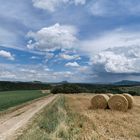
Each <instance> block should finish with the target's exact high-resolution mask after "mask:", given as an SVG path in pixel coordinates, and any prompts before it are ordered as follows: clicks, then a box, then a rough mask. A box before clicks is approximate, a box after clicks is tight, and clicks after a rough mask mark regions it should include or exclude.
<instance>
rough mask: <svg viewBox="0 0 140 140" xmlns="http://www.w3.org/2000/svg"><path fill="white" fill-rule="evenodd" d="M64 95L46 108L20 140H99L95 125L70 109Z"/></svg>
mask: <svg viewBox="0 0 140 140" xmlns="http://www.w3.org/2000/svg"><path fill="white" fill-rule="evenodd" d="M67 100H68V99H67V98H66V97H65V96H63V95H61V96H60V97H58V99H56V100H55V101H53V103H51V104H50V105H49V106H47V107H45V108H44V109H43V111H42V112H40V114H38V115H37V116H36V118H35V119H34V120H33V122H32V123H31V124H30V125H29V126H28V128H27V129H26V130H24V132H23V133H22V135H21V136H19V138H18V140H97V135H96V133H94V124H93V122H91V121H90V120H89V119H88V118H87V117H86V116H83V115H81V114H80V113H77V112H74V111H73V110H71V108H69V105H68V102H67Z"/></svg>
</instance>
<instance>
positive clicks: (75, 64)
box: [65, 62, 80, 67]
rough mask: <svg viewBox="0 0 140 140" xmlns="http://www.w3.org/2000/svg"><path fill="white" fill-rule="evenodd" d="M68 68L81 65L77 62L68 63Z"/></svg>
mask: <svg viewBox="0 0 140 140" xmlns="http://www.w3.org/2000/svg"><path fill="white" fill-rule="evenodd" d="M65 66H67V67H79V66H80V65H79V64H78V63H77V62H68V63H66V64H65Z"/></svg>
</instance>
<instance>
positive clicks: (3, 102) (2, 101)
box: [0, 90, 47, 111]
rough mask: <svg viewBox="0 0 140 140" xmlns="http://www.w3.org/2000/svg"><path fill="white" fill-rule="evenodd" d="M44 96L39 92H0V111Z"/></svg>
mask: <svg viewBox="0 0 140 140" xmlns="http://www.w3.org/2000/svg"><path fill="white" fill-rule="evenodd" d="M46 95H47V94H42V92H41V91H39V90H29V91H28V90H27V91H6V92H0V111H4V110H6V109H8V108H10V107H14V106H17V105H20V104H22V103H25V102H28V101H31V100H33V99H37V98H39V97H42V96H46Z"/></svg>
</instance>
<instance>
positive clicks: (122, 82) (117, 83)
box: [113, 80, 140, 86]
mask: <svg viewBox="0 0 140 140" xmlns="http://www.w3.org/2000/svg"><path fill="white" fill-rule="evenodd" d="M113 85H132V86H133V85H140V82H139V81H129V80H122V81H119V82H116V83H113Z"/></svg>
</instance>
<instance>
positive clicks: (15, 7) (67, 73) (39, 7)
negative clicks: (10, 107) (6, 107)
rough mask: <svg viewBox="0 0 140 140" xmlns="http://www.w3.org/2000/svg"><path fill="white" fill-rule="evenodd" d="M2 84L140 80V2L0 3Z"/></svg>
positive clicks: (45, 0)
mask: <svg viewBox="0 0 140 140" xmlns="http://www.w3.org/2000/svg"><path fill="white" fill-rule="evenodd" d="M0 80H6V81H7V80H10V81H42V82H60V81H69V82H82V83H95V82H103V83H108V82H116V81H121V80H135V81H140V1H139V0H117V1H116V0H21V1H19V0H10V1H4V0H0Z"/></svg>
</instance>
